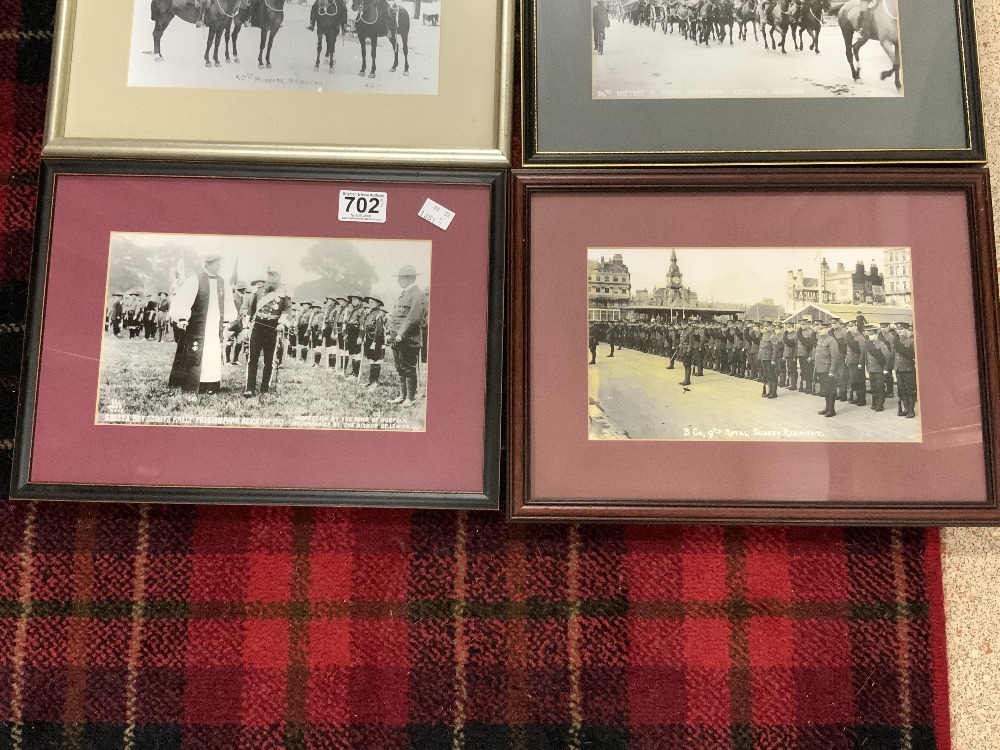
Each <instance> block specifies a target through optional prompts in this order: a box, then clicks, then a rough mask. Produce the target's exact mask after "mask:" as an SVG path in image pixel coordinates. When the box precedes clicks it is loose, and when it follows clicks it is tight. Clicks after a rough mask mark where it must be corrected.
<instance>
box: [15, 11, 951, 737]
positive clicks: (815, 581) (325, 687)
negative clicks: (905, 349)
mask: <svg viewBox="0 0 1000 750" xmlns="http://www.w3.org/2000/svg"><path fill="white" fill-rule="evenodd" d="M53 5H54V1H53V0H7V2H5V3H3V4H2V5H0V159H2V163H0V169H2V174H3V178H4V182H3V185H2V187H0V216H2V224H0V476H2V480H0V481H2V482H3V486H2V487H0V490H3V491H4V495H5V488H6V487H7V484H6V481H7V477H8V474H9V470H10V451H11V446H12V435H13V428H14V424H13V422H14V410H15V404H16V390H17V377H18V372H19V366H20V365H19V363H20V347H21V340H22V336H23V325H22V323H21V321H22V320H23V316H24V310H25V298H24V293H25V282H26V279H27V273H28V262H29V258H30V246H31V236H32V222H33V210H34V201H35V199H36V189H35V183H36V178H37V169H38V154H39V149H40V143H41V131H42V122H43V115H44V100H45V83H46V78H47V75H48V65H49V54H50V46H51V27H52V17H53ZM948 731H949V723H948V705H947V669H946V658H945V649H944V615H943V602H942V591H941V571H940V549H939V537H938V532H937V531H936V530H921V529H914V530H901V529H838V528H830V529H799V528H789V529H783V528H741V527H730V528H722V527H652V526H650V527H623V526H561V525H552V526H544V525H536V526H526V525H507V524H504V523H503V522H502V519H501V517H500V515H499V514H489V513H451V512H406V511H371V510H363V511H362V510H345V509H321V508H296V509H291V508H237V507H209V506H204V507H190V506H183V507H181V506H178V507H162V506H149V505H117V506H114V505H71V504H59V503H49V504H46V503H18V502H10V501H7V502H3V501H0V750H8V749H10V750H35V749H36V748H37V749H41V748H46V749H47V748H95V749H100V750H105V749H108V750H112V749H117V748H122V749H125V748H128V749H132V748H139V749H144V748H150V749H154V748H155V749H156V750H171V749H172V748H199V749H204V750H227V749H230V748H231V749H232V750H262V749H264V748H315V749H316V750H326V749H330V750H333V749H337V750H339V749H341V748H363V749H368V748H371V749H374V750H395V749H396V748H429V749H430V748H442V749H443V748H469V749H470V750H492V749H494V748H496V749H499V748H512V749H513V748H526V749H533V748H542V749H548V748H612V749H613V748H635V749H636V750H640V749H641V750H673V749H675V748H677V749H687V748H690V749H691V750H716V749H718V750H751V749H760V750H782V749H784V748H789V749H795V750H841V749H842V750H876V749H878V750H881V749H885V748H900V749H904V748H905V749H906V750H930V749H931V748H938V749H939V750H947V748H949V747H950V740H949V734H948Z"/></svg>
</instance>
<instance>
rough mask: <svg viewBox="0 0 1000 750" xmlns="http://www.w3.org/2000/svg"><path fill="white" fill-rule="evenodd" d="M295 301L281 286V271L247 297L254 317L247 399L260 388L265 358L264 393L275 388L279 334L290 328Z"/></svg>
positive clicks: (262, 389)
mask: <svg viewBox="0 0 1000 750" xmlns="http://www.w3.org/2000/svg"><path fill="white" fill-rule="evenodd" d="M290 307H291V301H290V300H289V299H288V295H287V294H285V293H284V289H283V288H282V287H281V276H280V275H279V274H278V272H277V271H270V272H268V274H267V281H265V282H264V284H263V285H262V286H261V287H260V288H259V289H257V290H256V291H255V292H254V293H253V296H251V297H250V298H249V299H248V300H247V307H246V311H247V317H248V318H249V320H250V356H249V360H248V362H247V383H246V390H245V391H244V392H243V395H244V396H245V397H247V398H249V397H251V396H253V395H255V394H256V391H257V365H258V363H259V362H260V359H261V358H263V360H264V368H263V372H262V373H261V378H260V392H261V393H267V392H268V391H269V390H270V388H271V370H272V367H273V365H274V353H275V349H276V348H277V344H278V336H279V334H280V333H282V332H283V331H284V330H285V329H286V328H287V327H288V310H289V309H290Z"/></svg>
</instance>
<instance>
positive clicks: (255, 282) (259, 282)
mask: <svg viewBox="0 0 1000 750" xmlns="http://www.w3.org/2000/svg"><path fill="white" fill-rule="evenodd" d="M263 283H264V279H254V280H253V281H251V282H250V286H257V284H263Z"/></svg>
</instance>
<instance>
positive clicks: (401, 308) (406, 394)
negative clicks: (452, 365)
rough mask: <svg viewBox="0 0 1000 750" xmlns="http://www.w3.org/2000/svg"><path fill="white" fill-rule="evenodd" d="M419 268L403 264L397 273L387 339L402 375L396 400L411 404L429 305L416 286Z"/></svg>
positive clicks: (415, 387)
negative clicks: (422, 328) (397, 292)
mask: <svg viewBox="0 0 1000 750" xmlns="http://www.w3.org/2000/svg"><path fill="white" fill-rule="evenodd" d="M418 275H419V274H418V273H417V270H416V269H415V268H414V267H413V266H411V265H404V266H403V267H401V268H400V269H399V273H397V274H395V276H396V279H397V281H398V283H399V286H400V289H401V290H402V291H400V293H399V298H398V299H397V300H396V304H395V306H394V307H393V310H392V316H391V317H390V318H389V321H388V323H389V332H388V336H387V341H388V343H389V345H390V346H391V347H392V350H393V360H394V361H395V363H396V372H397V374H398V375H399V396H398V397H397V398H395V399H393V402H394V403H397V404H400V405H402V406H404V407H406V406H411V405H412V404H413V403H414V401H415V400H416V398H417V367H418V364H419V362H420V346H421V335H420V323H421V321H422V320H423V317H424V311H425V310H426V308H427V298H426V296H425V295H424V293H423V291H422V290H421V289H420V287H419V286H417V276H418Z"/></svg>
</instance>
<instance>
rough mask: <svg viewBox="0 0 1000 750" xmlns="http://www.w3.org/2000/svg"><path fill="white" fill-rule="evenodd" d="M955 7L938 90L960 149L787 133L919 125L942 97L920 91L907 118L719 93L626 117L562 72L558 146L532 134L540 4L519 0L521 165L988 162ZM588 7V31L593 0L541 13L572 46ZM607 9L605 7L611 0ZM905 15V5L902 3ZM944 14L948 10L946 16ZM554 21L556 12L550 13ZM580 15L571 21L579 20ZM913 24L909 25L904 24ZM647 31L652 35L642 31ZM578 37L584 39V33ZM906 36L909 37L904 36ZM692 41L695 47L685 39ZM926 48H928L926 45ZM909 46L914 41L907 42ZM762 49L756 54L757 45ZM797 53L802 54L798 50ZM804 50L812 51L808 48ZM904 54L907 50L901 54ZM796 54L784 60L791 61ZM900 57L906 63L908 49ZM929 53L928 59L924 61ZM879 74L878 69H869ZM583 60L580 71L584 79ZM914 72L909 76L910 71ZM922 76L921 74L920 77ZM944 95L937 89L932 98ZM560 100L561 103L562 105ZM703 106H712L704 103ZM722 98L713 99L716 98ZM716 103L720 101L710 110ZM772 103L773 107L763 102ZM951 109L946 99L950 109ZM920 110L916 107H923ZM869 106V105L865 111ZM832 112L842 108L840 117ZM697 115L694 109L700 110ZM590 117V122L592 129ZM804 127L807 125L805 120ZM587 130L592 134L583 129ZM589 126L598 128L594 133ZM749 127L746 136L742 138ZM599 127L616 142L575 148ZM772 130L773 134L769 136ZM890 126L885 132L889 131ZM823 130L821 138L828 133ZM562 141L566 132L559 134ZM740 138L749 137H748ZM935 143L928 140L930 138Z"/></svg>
mask: <svg viewBox="0 0 1000 750" xmlns="http://www.w3.org/2000/svg"><path fill="white" fill-rule="evenodd" d="M952 3H953V9H954V22H955V28H954V31H955V35H956V36H957V42H958V44H957V49H956V50H955V53H956V59H955V60H954V62H955V66H956V71H957V75H958V77H959V78H960V79H961V80H960V85H961V91H960V92H957V91H952V90H951V89H950V88H948V89H946V90H947V91H948V93H949V95H950V94H959V93H960V95H961V102H962V106H963V109H964V111H963V113H962V115H963V117H962V119H963V121H964V128H963V129H964V136H965V142H964V144H963V145H962V146H959V145H957V143H955V142H952V143H945V142H943V141H937V140H935V139H934V138H930V139H928V138H925V139H923V140H922V142H919V143H911V144H907V145H902V146H901V145H891V144H888V143H887V144H886V145H885V146H882V145H876V143H875V142H874V141H873V142H872V143H871V144H861V145H857V144H856V143H855V142H852V141H847V142H844V143H840V142H837V140H838V139H837V138H826V139H824V138H823V137H820V138H817V139H816V140H817V143H816V145H815V146H803V145H798V144H794V143H793V144H792V145H789V142H790V139H789V136H790V135H792V136H794V137H795V138H800V137H801V138H806V137H807V136H808V137H813V136H814V133H813V129H818V130H822V128H823V127H825V126H824V125H823V123H838V125H837V127H840V126H842V125H846V124H847V123H851V125H850V126H848V127H849V128H850V129H852V130H857V129H861V130H874V129H876V128H881V127H882V125H885V124H887V123H888V122H894V123H898V122H900V121H906V122H912V123H919V122H921V121H926V120H927V118H928V117H930V116H931V115H932V114H933V113H934V112H936V111H937V112H939V111H940V109H941V105H940V96H938V95H934V94H930V93H927V92H925V94H926V95H925V96H923V97H922V98H921V99H920V103H918V102H917V100H916V99H914V102H913V103H914V106H916V109H915V110H914V111H909V112H908V113H907V114H906V115H905V116H903V115H901V114H900V112H898V111H896V110H891V109H890V110H886V111H885V112H881V111H880V113H879V114H878V115H877V116H874V117H872V116H871V115H869V113H868V112H867V110H866V109H865V108H861V109H858V110H856V111H855V110H849V109H847V108H845V107H844V106H841V107H839V108H838V109H837V110H836V112H835V111H834V110H833V109H829V108H827V109H823V110H822V111H820V110H815V111H812V112H809V111H808V110H804V109H801V108H799V109H796V108H795V107H796V105H795V104H792V105H790V106H791V109H788V108H787V107H788V106H789V105H788V104H787V103H788V102H819V101H822V99H810V98H802V99H781V98H774V99H763V100H759V101H762V102H772V103H774V105H776V106H778V107H779V108H781V109H780V111H775V112H773V113H772V112H771V111H769V110H766V111H764V112H763V113H760V114H754V113H753V111H752V109H749V108H748V106H752V105H751V103H752V102H753V101H754V100H752V99H741V98H735V97H734V98H728V99H726V98H721V99H717V100H709V99H706V100H701V101H702V102H703V103H702V104H699V105H697V107H696V108H695V110H693V111H692V114H691V115H690V116H688V115H682V114H681V113H680V111H679V110H678V108H677V105H678V104H681V105H682V106H687V105H686V104H685V102H691V101H696V100H690V99H666V100H641V101H634V102H633V103H635V104H636V107H634V108H632V109H629V110H628V112H627V113H616V112H614V111H613V110H612V109H611V107H612V106H614V105H615V103H616V102H621V101H628V100H610V99H609V100H602V101H595V102H593V104H594V105H603V106H601V107H595V106H591V105H590V104H587V105H583V104H581V103H580V102H579V101H572V102H571V100H570V99H568V97H570V96H571V94H570V90H572V96H579V95H581V92H580V91H578V90H577V89H578V87H577V86H576V83H575V82H571V81H575V79H571V78H567V79H565V80H564V83H563V84H561V85H559V86H558V87H557V88H559V89H560V91H559V97H560V106H563V105H565V106H568V107H572V108H573V111H572V112H568V113H567V114H565V115H561V116H560V117H561V119H560V122H559V123H558V125H559V127H560V128H561V129H563V130H565V131H566V132H569V133H572V134H573V137H572V138H571V140H572V141H574V143H575V145H572V146H569V145H567V147H566V148H560V147H558V146H556V147H552V146H546V145H544V143H543V141H544V137H543V136H541V135H540V134H539V128H540V125H542V126H544V123H543V118H542V113H541V109H542V107H541V106H540V100H539V91H540V89H542V88H544V86H543V85H542V84H541V83H540V77H539V71H540V68H539V58H540V55H539V43H540V38H539V32H538V20H539V17H540V8H542V7H543V6H542V4H541V3H540V2H539V0H524V2H522V3H521V8H520V24H521V25H520V28H521V41H520V56H521V57H520V60H521V62H520V65H521V68H520V75H521V100H520V107H521V112H520V117H521V122H520V130H521V146H520V148H521V154H520V156H521V161H520V165H521V166H522V167H524V168H529V167H530V168H536V167H537V168H552V167H577V168H588V167H591V168H599V167H610V166H616V167H643V166H645V167H652V166H664V165H689V166H699V165H707V164H726V165H740V164H762V165H764V164H782V163H788V164H800V165H803V164H838V163H839V164H854V163H858V164H862V163H871V164H886V165H890V164H900V163H914V164H930V163H942V162H948V163H957V162H961V163H974V164H984V163H985V162H986V136H985V128H984V115H983V102H982V92H981V86H980V74H979V62H978V52H977V43H976V24H975V12H974V9H973V3H972V0H952ZM952 3H947V4H946V7H943V8H941V9H940V10H941V12H944V11H946V10H948V8H949V7H951V6H952ZM577 4H579V5H581V7H582V6H586V7H585V8H583V10H582V12H583V13H584V14H585V15H586V16H587V18H586V28H587V29H590V28H591V25H590V18H589V16H590V13H589V9H590V8H591V7H592V6H593V0H587V2H584V0H570V2H567V3H561V4H558V5H547V6H546V7H545V13H548V14H558V17H559V23H553V24H552V25H553V26H555V27H557V28H558V31H559V33H560V34H561V35H563V36H564V37H567V38H569V37H572V38H573V39H574V40H575V42H574V43H576V44H580V43H582V44H584V45H586V44H587V40H586V39H585V38H584V39H583V41H582V42H581V41H580V40H579V39H577V37H579V36H580V35H581V29H580V28H577V27H578V26H579V24H580V23H583V21H580V20H579V19H578V18H577V11H576V10H574V8H573V5H577ZM609 5H610V3H609ZM910 11H911V12H912V9H910ZM949 15H950V13H949ZM553 17H554V16H553ZM578 21H579V23H578ZM910 30H912V28H911V29H910ZM906 31H907V29H905V28H904V34H903V37H904V38H903V40H902V41H903V46H904V47H905V46H906V44H907V38H908V35H907V33H905V32H906ZM920 31H921V35H928V37H930V36H931V35H932V34H933V29H932V28H926V29H921V30H920ZM650 33H653V32H650ZM584 36H585V35H584ZM909 36H912V35H909ZM924 41H926V44H925V45H924V46H923V49H924V50H925V51H926V54H927V55H933V54H934V49H936V47H935V45H937V47H939V46H940V43H939V42H934V40H933V39H932V38H927V39H925V40H924ZM560 44H563V45H564V46H562V47H559V50H560V52H559V53H558V54H555V53H553V54H551V55H550V56H551V57H553V58H554V59H558V60H559V63H558V66H554V67H557V68H558V75H559V76H572V75H576V73H574V71H575V70H576V68H577V67H578V63H579V61H576V60H569V59H567V58H566V55H565V52H566V48H565V41H564V42H560ZM692 44H693V43H692ZM932 48H933V49H932ZM911 49H912V47H911ZM823 52H824V55H833V56H836V58H837V60H838V61H839V62H840V63H842V64H843V65H844V68H845V70H846V68H847V62H846V61H845V60H844V55H843V50H842V49H840V48H839V47H838V48H837V49H830V48H825V49H824V51H823ZM761 54H764V52H763V50H762V51H761ZM797 54H804V53H803V52H799V53H797ZM810 54H811V53H810ZM902 54H905V52H904V53H902ZM793 56H794V54H790V55H789V56H788V57H789V59H792V57H793ZM908 59H911V60H912V59H914V56H913V53H912V51H911V53H910V56H909V58H908ZM933 59H934V58H933V57H930V58H929V60H927V61H924V60H922V61H921V62H926V63H928V64H931V62H932V61H933ZM868 73H869V74H872V75H874V76H875V78H876V79H877V73H874V74H873V73H872V71H868ZM589 75H590V74H589V65H588V76H589ZM914 78H916V76H914ZM928 78H929V77H928ZM941 93H943V92H942V91H938V92H937V94H941ZM562 100H566V101H567V102H571V103H568V104H567V103H565V102H563V101H562ZM656 101H660V102H661V103H666V104H669V105H671V107H668V108H665V109H663V111H655V112H654V111H653V110H654V108H655V107H656V106H659V105H656V103H655V102H656ZM832 101H835V102H838V103H840V104H841V105H848V106H850V104H849V103H850V102H851V101H854V102H858V101H862V100H860V99H852V98H851V97H846V98H844V97H837V98H834V99H833V100H832ZM864 101H867V102H869V103H871V102H875V101H878V100H877V99H866V100H864ZM704 102H715V104H711V105H709V106H708V107H707V108H706V106H705V105H704ZM719 102H721V103H722V104H721V105H718V103H719ZM717 105H718V106H717ZM768 106H772V105H768ZM948 106H949V108H950V106H951V105H950V104H949V105H948ZM921 107H922V108H921ZM868 109H870V107H869V108H868ZM837 112H839V113H840V114H839V115H838V114H837ZM699 113H700V114H699ZM798 121H801V122H802V123H803V125H802V127H803V128H804V129H805V130H804V131H803V132H799V131H795V130H791V131H788V133H785V131H780V132H781V133H782V134H783V135H782V136H781V137H780V138H779V140H777V141H776V142H774V143H771V144H770V145H759V144H757V143H756V141H754V140H753V139H754V137H755V135H754V133H755V131H761V132H763V131H765V130H768V129H770V128H769V127H768V125H769V124H770V125H773V126H776V127H777V126H780V125H781V123H782V122H785V123H788V122H792V123H795V122H798ZM730 122H731V123H739V129H738V130H735V131H731V132H729V133H726V132H723V131H719V130H718V129H717V127H718V124H719V123H730ZM590 123H596V125H595V126H591V125H590ZM805 123H809V124H808V125H806V124H805ZM587 128H591V130H589V131H588V130H586V129H587ZM594 128H596V130H595V129H594ZM748 130H749V136H748ZM627 131H642V132H646V133H650V134H656V137H655V138H653V139H652V140H651V141H650V142H649V143H648V144H647V145H643V146H638V145H635V144H633V143H632V142H629V143H625V142H624V141H623V140H622V134H623V133H625V132H627ZM690 131H694V132H699V131H704V133H705V137H704V138H702V139H701V144H700V145H697V146H689V145H685V144H684V139H683V138H681V139H680V140H678V139H679V138H680V136H679V134H680V133H684V132H690ZM583 132H587V133H594V134H596V133H598V132H600V133H601V137H606V136H607V134H608V133H615V134H616V135H615V137H616V138H618V142H617V143H616V144H615V147H613V148H612V147H607V146H601V145H597V144H595V145H593V146H591V145H583V144H584V143H587V144H590V143H592V142H593V141H594V137H596V136H592V135H588V136H587V137H586V138H584V137H582V135H581V134H582V133H583ZM778 132H779V131H778V130H776V131H775V135H776V137H777V133H778ZM887 132H888V131H887ZM828 135H829V134H828ZM561 137H562V138H563V140H564V141H565V140H566V136H565V134H563V135H562V136H561ZM748 137H749V138H750V140H749V141H748V140H747V139H748ZM931 141H933V142H931Z"/></svg>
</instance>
